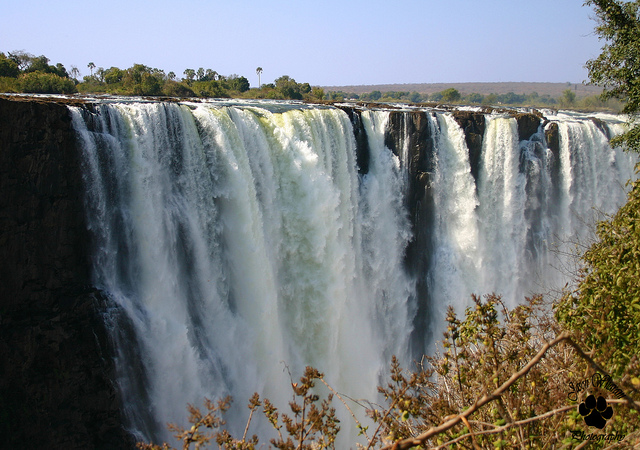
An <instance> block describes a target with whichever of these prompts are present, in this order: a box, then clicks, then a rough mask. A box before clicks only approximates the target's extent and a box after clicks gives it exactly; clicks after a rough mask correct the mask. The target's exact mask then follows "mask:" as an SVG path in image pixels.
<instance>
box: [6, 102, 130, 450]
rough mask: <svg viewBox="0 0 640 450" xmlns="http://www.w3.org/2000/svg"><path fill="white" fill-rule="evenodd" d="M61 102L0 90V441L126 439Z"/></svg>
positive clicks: (43, 443) (13, 444)
mask: <svg viewBox="0 0 640 450" xmlns="http://www.w3.org/2000/svg"><path fill="white" fill-rule="evenodd" d="M75 142H76V140H75V136H74V133H73V130H72V129H71V121H70V117H69V112H68V110H67V108H66V107H65V106H64V105H62V104H57V103H54V102H38V101H33V100H30V101H18V100H16V99H7V98H0V273H2V282H1V283H0V405H2V406H1V408H0V447H1V448H52V449H57V448H64V449H75V448H77V449H90V448H96V449H97V448H104V449H106V448H131V447H133V443H132V441H131V439H130V437H129V435H128V434H127V433H126V432H125V430H124V429H123V428H122V425H121V423H122V420H121V417H120V412H119V411H120V408H119V406H120V405H119V399H118V396H117V394H116V389H115V386H114V385H113V382H112V381H111V380H112V379H113V371H114V368H113V363H112V360H113V358H112V357H111V356H110V355H109V341H108V337H107V333H106V330H105V326H104V321H103V320H102V317H101V311H103V310H104V307H105V302H104V300H103V299H102V298H101V297H100V294H99V293H98V292H96V291H95V290H93V289H92V288H91V287H90V280H89V264H88V243H89V239H88V235H87V231H86V226H85V222H84V212H83V194H82V192H83V186H82V176H81V173H80V171H81V168H80V164H79V161H78V153H77V149H76V144H75Z"/></svg>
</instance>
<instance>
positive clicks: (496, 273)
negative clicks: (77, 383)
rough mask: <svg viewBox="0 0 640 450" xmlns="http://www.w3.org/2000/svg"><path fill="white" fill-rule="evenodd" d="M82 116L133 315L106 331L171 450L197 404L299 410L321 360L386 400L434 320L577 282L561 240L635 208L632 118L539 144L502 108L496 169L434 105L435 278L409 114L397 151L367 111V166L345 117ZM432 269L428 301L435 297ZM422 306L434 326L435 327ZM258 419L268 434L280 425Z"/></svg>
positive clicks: (137, 110) (112, 291)
mask: <svg viewBox="0 0 640 450" xmlns="http://www.w3.org/2000/svg"><path fill="white" fill-rule="evenodd" d="M69 108H70V111H71V115H72V120H73V125H74V128H75V130H76V132H77V135H78V140H79V142H80V147H81V149H82V152H83V153H82V157H83V173H84V178H85V180H84V181H85V185H86V188H87V191H86V209H87V222H88V226H89V228H90V231H91V233H92V236H93V240H94V254H93V260H92V264H93V280H94V283H95V285H96V286H97V287H98V288H99V289H101V291H102V292H104V294H105V295H106V296H107V297H108V298H109V299H110V300H111V302H112V304H113V305H114V307H113V308H112V309H110V310H109V311H107V313H106V315H105V320H106V321H107V324H108V326H109V327H110V328H111V330H112V336H113V340H114V343H115V346H116V349H117V354H116V367H117V371H118V384H119V387H120V392H121V394H122V397H123V399H124V405H125V415H126V416H127V419H128V421H129V423H128V426H129V428H130V429H131V430H132V432H134V433H135V435H136V437H137V438H138V439H141V440H149V439H154V440H156V441H158V440H163V439H164V440H171V439H172V438H171V437H170V435H169V433H168V432H167V431H166V430H165V427H164V424H165V423H167V422H175V423H179V424H186V420H187V413H186V405H187V403H192V404H194V405H201V404H202V400H203V399H204V398H205V397H207V398H212V399H214V398H220V397H223V396H226V395H232V396H233V398H234V399H235V403H234V407H233V408H232V409H231V410H230V412H229V414H228V416H227V420H228V425H229V427H230V429H231V431H232V432H233V433H235V435H241V433H242V431H243V428H244V425H245V423H246V417H247V410H246V408H245V406H244V405H245V404H246V401H247V399H248V398H249V397H250V396H251V394H252V393H253V392H259V393H260V394H261V396H262V397H268V398H269V399H270V400H272V402H273V403H275V404H276V406H278V407H279V408H282V410H283V411H284V410H287V408H288V406H287V405H288V402H289V401H290V399H291V387H290V381H291V380H290V379H289V374H291V377H292V378H294V379H296V378H298V377H299V376H300V375H301V374H302V372H303V369H304V367H305V365H312V366H314V367H316V368H318V369H319V370H320V371H321V372H324V373H325V374H326V380H327V381H328V382H329V383H330V384H331V385H332V386H333V387H334V388H335V389H336V390H338V391H339V392H341V393H344V394H345V395H347V396H349V397H351V398H360V399H371V400H375V399H376V398H377V397H376V386H377V385H378V384H379V383H380V382H381V381H382V380H383V378H384V376H385V374H386V370H387V367H388V364H389V360H390V357H391V355H397V356H399V357H400V359H401V361H404V363H405V364H406V365H408V364H409V363H410V361H409V359H410V358H411V357H412V356H415V354H414V355H412V354H409V347H410V340H411V337H412V335H413V333H416V332H419V331H421V330H416V329H415V328H416V327H426V328H430V329H433V330H438V329H439V327H441V326H442V322H443V315H444V311H445V310H446V307H447V305H449V304H453V305H454V306H456V308H457V310H458V311H459V312H462V311H463V310H464V307H465V306H466V305H468V303H469V295H470V294H471V293H477V294H483V293H489V292H496V293H499V294H502V295H503V296H504V298H505V301H506V302H507V303H508V304H510V305H512V306H513V305H515V304H517V302H518V301H519V300H518V299H521V298H522V296H524V295H528V294H531V293H534V292H540V291H541V290H542V289H544V288H546V287H545V286H546V285H545V283H546V282H553V283H556V282H557V283H564V280H566V279H567V276H566V275H563V274H561V273H559V271H558V270H557V265H554V263H553V258H554V248H556V247H560V246H562V245H565V244H563V243H566V242H572V240H576V239H586V238H587V235H588V233H589V229H590V228H589V227H588V226H586V225H585V223H586V222H587V221H588V217H587V216H591V215H592V211H593V208H596V209H597V210H599V211H602V212H604V213H611V212H613V211H615V210H616V208H617V207H619V206H620V205H621V204H622V203H623V202H624V200H625V191H624V188H623V185H624V182H625V181H626V180H627V179H628V178H629V177H630V176H632V175H633V166H634V164H635V161H636V158H635V157H634V156H632V155H628V154H625V153H623V152H622V151H621V150H620V149H612V148H610V146H609V145H608V137H609V136H610V135H614V134H617V133H620V132H621V125H620V124H619V122H618V120H617V118H616V117H614V116H602V117H599V118H598V120H592V119H590V118H587V117H585V116H582V115H577V114H568V113H561V114H558V113H552V112H545V114H546V116H547V119H548V120H549V121H551V122H550V124H555V126H557V129H558V134H559V137H558V148H557V149H553V148H551V147H552V145H550V144H549V143H548V142H547V140H546V137H545V132H546V131H548V129H549V127H550V126H551V125H550V124H547V125H546V128H545V127H543V126H542V125H541V126H540V128H539V130H538V132H537V133H534V135H533V136H531V137H530V138H529V139H527V140H522V141H521V140H520V138H519V135H518V124H517V121H516V119H515V118H513V117H512V116H511V115H507V114H497V113H496V114H486V115H485V116H484V119H485V122H486V125H485V131H484V137H483V141H482V149H481V154H480V160H479V168H478V174H477V177H476V176H474V175H473V174H472V170H471V164H472V162H471V161H470V157H469V148H467V142H466V141H465V132H464V130H463V129H462V127H461V126H460V125H459V124H458V123H457V121H456V120H455V118H454V115H453V114H452V113H450V112H443V111H436V110H423V111H422V113H424V114H425V115H426V120H427V121H428V129H429V130H428V131H429V133H428V134H429V137H428V138H427V139H430V143H429V146H427V147H428V148H431V149H433V155H430V157H431V158H432V159H433V165H432V168H431V169H432V172H430V173H429V174H428V175H429V177H430V178H429V179H430V184H429V186H428V192H429V195H430V196H432V202H431V204H432V205H433V206H432V207H433V209H434V210H433V211H432V212H431V214H430V215H429V217H431V218H432V219H430V220H432V221H433V223H431V224H430V225H429V226H430V235H429V236H428V239H429V249H430V251H431V252H432V255H430V258H429V261H430V262H429V264H428V267H426V268H425V272H424V273H418V274H415V273H413V272H411V271H408V270H407V268H406V266H405V265H406V260H405V256H406V255H405V252H406V249H407V246H408V245H409V243H410V242H411V240H412V238H413V236H412V226H416V224H415V223H414V224H412V222H411V220H412V219H411V218H410V217H409V213H408V211H407V200H406V199H407V191H408V184H409V182H410V180H409V177H408V173H409V172H408V170H409V166H410V165H411V158H413V156H412V151H413V150H412V149H411V148H410V146H409V142H410V136H409V134H410V127H409V126H408V123H409V122H408V121H409V116H407V117H406V120H405V122H404V123H405V126H404V128H403V129H402V130H395V131H396V132H397V133H398V134H399V135H400V136H401V139H402V145H401V146H400V151H398V152H396V153H395V154H394V152H393V151H392V150H390V149H389V148H388V147H387V146H386V145H385V137H386V136H387V134H388V133H389V130H390V127H391V124H390V121H389V118H390V112H389V111H384V110H376V111H373V110H363V111H359V113H358V114H359V115H358V116H357V119H358V120H359V121H360V120H361V125H362V128H363V130H364V132H365V133H366V141H367V148H368V150H367V151H368V153H369V154H368V159H367V161H368V167H367V170H366V171H359V170H358V167H357V162H356V161H357V152H358V151H360V150H359V144H357V143H356V139H355V137H354V129H353V127H352V123H351V121H350V119H349V116H348V115H347V114H346V113H345V112H343V111H342V110H340V109H337V108H333V107H321V106H305V105H301V104H288V103H276V102H273V103H257V102H254V103H241V102H237V103H232V102H228V103H223V102H209V103H207V102H202V103H191V102H180V103H161V102H142V101H131V100H130V101H105V102H102V103H97V104H95V105H93V109H87V108H78V107H73V106H70V107H69ZM407 114H409V113H407ZM359 123H360V122H359ZM357 146H358V148H357ZM431 169H430V170H431ZM361 172H364V173H361ZM424 251H427V250H426V249H425V250H424ZM561 253H562V252H560V253H557V254H561ZM409 273H412V275H409ZM418 277H422V278H423V279H424V280H426V285H427V286H428V291H429V293H428V298H421V297H420V296H418V295H417V291H416V283H417V278H418ZM421 302H423V303H424V302H429V303H430V305H429V307H428V308H427V311H429V317H427V318H426V321H423V322H421V323H419V322H416V321H415V318H416V314H417V311H418V309H419V306H420V304H421ZM422 331H424V330H422ZM419 334H420V333H419ZM420 335H422V336H427V335H429V334H428V333H421V334H420ZM432 335H433V333H432ZM439 336H440V334H439V333H435V337H436V338H438V337H439ZM432 344H433V342H424V343H423V346H422V351H427V349H429V348H430V345H432ZM337 409H338V411H339V414H341V416H340V418H341V420H342V423H341V427H342V430H343V431H341V435H343V436H345V437H343V439H345V440H344V442H343V443H344V445H343V446H344V447H346V446H348V445H353V442H352V441H351V439H352V438H353V436H354V435H355V433H353V429H351V431H350V430H349V427H350V426H352V419H351V418H350V417H349V415H348V413H346V412H344V411H342V409H341V408H340V407H338V408H337ZM362 416H363V414H360V417H362ZM256 426H257V430H252V431H250V433H251V434H252V433H254V432H255V433H258V434H263V435H264V433H268V431H267V430H268V426H267V424H264V423H263V424H259V423H258V424H256ZM352 428H353V427H352Z"/></svg>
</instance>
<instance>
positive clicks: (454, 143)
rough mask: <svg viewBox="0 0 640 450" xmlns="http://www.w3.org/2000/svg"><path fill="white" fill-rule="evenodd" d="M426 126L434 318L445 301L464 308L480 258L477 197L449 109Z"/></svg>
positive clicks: (439, 315)
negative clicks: (431, 157)
mask: <svg viewBox="0 0 640 450" xmlns="http://www.w3.org/2000/svg"><path fill="white" fill-rule="evenodd" d="M431 126H432V127H433V132H432V135H433V136H434V139H435V140H436V146H435V148H436V155H435V167H436V169H435V174H434V178H433V180H434V181H433V186H434V203H435V210H436V211H435V225H434V229H435V232H434V236H433V242H434V243H433V249H434V255H433V257H432V261H433V263H432V268H431V270H430V272H431V273H430V275H429V278H430V280H431V281H430V286H431V292H432V295H431V297H432V299H433V300H432V301H433V305H432V309H433V310H434V315H435V317H436V318H437V319H436V320H441V319H442V318H443V317H444V311H445V310H446V307H447V306H448V305H454V306H455V307H456V309H457V311H458V313H460V312H462V311H463V310H464V307H465V306H466V305H467V304H468V302H469V300H470V298H469V295H470V293H472V292H474V291H475V289H477V286H478V283H479V282H480V281H481V280H480V268H481V267H482V262H483V261H482V255H480V254H479V253H478V245H479V242H478V239H479V228H478V225H479V224H478V217H477V215H476V208H477V206H478V197H477V195H476V186H475V182H474V179H473V176H472V175H471V165H470V162H469V149H468V148H467V145H466V142H465V136H464V132H463V130H462V129H461V128H460V126H459V125H458V123H457V122H456V121H455V119H454V118H453V117H452V116H451V114H448V113H446V114H445V113H436V114H434V115H431ZM437 336H439V334H438V335H437Z"/></svg>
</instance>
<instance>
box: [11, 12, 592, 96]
mask: <svg viewBox="0 0 640 450" xmlns="http://www.w3.org/2000/svg"><path fill="white" fill-rule="evenodd" d="M2 3H4V4H3V5H2V7H1V8H0V11H1V15H2V27H0V51H2V52H7V51H13V50H26V51H27V52H29V53H32V54H34V55H36V56H38V55H42V54H44V55H45V56H47V57H49V58H50V59H51V63H53V64H55V63H58V62H61V63H63V64H64V65H65V66H66V67H67V69H69V68H70V66H72V65H75V66H77V67H78V69H80V71H81V72H82V74H83V75H87V74H88V73H89V70H88V69H87V64H88V63H89V62H90V61H93V62H94V63H95V64H96V66H98V67H104V68H108V67H111V66H117V67H120V68H127V67H130V66H131V65H133V64H134V63H141V64H146V65H148V66H151V67H157V68H159V69H164V70H165V71H166V72H169V71H174V72H175V73H176V74H177V75H178V76H179V77H182V73H183V71H184V69H186V68H193V69H198V67H204V68H211V69H213V70H215V71H217V72H219V73H221V74H224V75H230V74H233V73H235V74H238V75H243V76H246V77H247V78H248V79H249V80H250V82H251V84H252V85H257V82H258V80H257V76H256V74H255V69H256V67H258V66H261V67H262V68H263V70H264V72H263V74H262V82H263V83H265V82H270V81H273V80H274V79H275V78H277V77H279V76H281V75H289V76H291V77H293V78H295V79H296V81H298V82H308V83H310V84H312V85H323V86H337V85H353V84H387V83H437V82H474V81H481V82H500V81H541V82H567V81H569V82H572V83H579V82H582V81H583V80H585V79H586V78H587V73H586V70H585V69H584V63H585V62H586V61H587V60H588V59H589V58H593V57H595V56H596V55H597V54H598V53H599V51H600V47H601V43H600V42H599V41H598V40H597V38H596V37H595V36H594V34H593V28H594V25H595V22H594V21H593V20H592V19H591V17H592V16H593V12H592V10H591V9H590V8H588V7H586V6H583V5H582V3H583V2H582V0H526V1H525V0H438V1H436V0H393V1H392V0H386V1H380V0H368V1H365V0H323V1H317V2H311V1H295V0H262V1H249V0H225V1H218V0H174V1H167V0H111V1H100V2H98V1H94V0H82V1H76V0H66V1H65V0H59V1H52V0H22V1H8V0H2Z"/></svg>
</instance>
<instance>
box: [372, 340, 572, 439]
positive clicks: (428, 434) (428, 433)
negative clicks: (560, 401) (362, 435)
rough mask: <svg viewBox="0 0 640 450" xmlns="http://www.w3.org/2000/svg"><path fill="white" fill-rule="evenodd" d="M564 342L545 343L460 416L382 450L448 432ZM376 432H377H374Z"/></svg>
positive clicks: (499, 394) (497, 396) (501, 392)
mask: <svg viewBox="0 0 640 450" xmlns="http://www.w3.org/2000/svg"><path fill="white" fill-rule="evenodd" d="M566 340H570V338H569V335H568V334H567V333H562V334H560V335H559V336H558V337H556V338H555V339H554V340H553V341H551V342H547V343H546V344H544V345H543V346H542V348H541V349H540V351H539V352H538V353H537V354H536V356H534V357H533V359H531V361H529V362H528V363H527V364H526V365H525V366H524V367H523V368H522V369H520V370H519V371H518V372H515V373H514V374H513V375H511V377H510V378H509V379H508V380H507V381H505V382H504V383H502V385H501V386H500V387H499V388H497V389H496V390H494V391H493V392H492V393H491V394H489V395H487V394H485V395H483V396H482V398H480V399H479V400H476V402H475V403H474V404H473V405H471V406H470V407H469V409H467V410H466V411H464V412H462V413H461V414H458V415H457V416H454V417H453V418H451V419H449V420H447V421H446V422H445V423H443V424H441V425H439V426H437V427H431V428H430V429H429V430H427V431H426V432H424V433H422V434H420V435H418V436H416V437H412V438H407V439H402V440H400V441H397V442H395V443H394V444H391V445H387V446H385V447H383V448H382V450H392V449H393V450H408V449H410V448H411V447H415V446H418V445H422V444H423V443H424V442H426V441H427V439H429V438H430V437H432V436H434V435H436V434H440V433H442V432H443V431H446V430H448V429H449V428H452V427H453V426H455V425H457V424H458V423H459V422H461V421H462V417H464V418H467V417H469V416H470V415H471V414H473V413H474V412H475V411H477V410H478V409H479V408H481V407H482V406H484V405H486V404H487V403H489V402H491V401H493V400H496V399H497V398H499V397H500V396H501V395H502V394H503V393H504V392H505V391H506V390H507V389H508V388H509V387H510V386H511V385H512V384H513V383H515V382H516V380H518V379H519V378H520V377H522V376H524V375H526V374H527V373H528V372H529V370H531V368H532V367H533V366H535V365H536V364H538V362H539V361H540V360H541V359H542V357H543V356H544V355H545V354H546V353H547V351H548V350H549V349H550V348H551V347H553V346H555V345H557V344H558V343H560V342H562V341H566ZM376 432H377V430H376Z"/></svg>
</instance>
